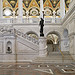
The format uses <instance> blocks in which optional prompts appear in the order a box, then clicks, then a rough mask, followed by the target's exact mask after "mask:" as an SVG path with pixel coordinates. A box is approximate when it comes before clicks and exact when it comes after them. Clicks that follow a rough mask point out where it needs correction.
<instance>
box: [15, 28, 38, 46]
mask: <svg viewBox="0 0 75 75" xmlns="http://www.w3.org/2000/svg"><path fill="white" fill-rule="evenodd" d="M14 31H15V34H16V35H17V36H21V37H23V38H25V39H27V40H28V41H31V42H33V43H35V44H37V45H39V42H38V39H36V38H33V37H31V36H29V35H27V34H24V33H22V32H20V31H18V30H16V29H14Z"/></svg>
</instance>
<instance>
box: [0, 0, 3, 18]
mask: <svg viewBox="0 0 75 75" xmlns="http://www.w3.org/2000/svg"><path fill="white" fill-rule="evenodd" d="M2 16H3V1H2V0H0V18H2Z"/></svg>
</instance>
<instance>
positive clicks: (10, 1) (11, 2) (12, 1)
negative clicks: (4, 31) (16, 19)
mask: <svg viewBox="0 0 75 75" xmlns="http://www.w3.org/2000/svg"><path fill="white" fill-rule="evenodd" d="M7 1H8V2H9V3H10V5H11V6H12V8H14V7H15V5H16V3H17V0H7Z"/></svg>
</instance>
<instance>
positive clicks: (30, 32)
mask: <svg viewBox="0 0 75 75" xmlns="http://www.w3.org/2000/svg"><path fill="white" fill-rule="evenodd" d="M26 34H27V35H29V34H34V35H35V36H36V38H37V39H38V34H37V33H36V32H34V31H28V32H27V33H26Z"/></svg>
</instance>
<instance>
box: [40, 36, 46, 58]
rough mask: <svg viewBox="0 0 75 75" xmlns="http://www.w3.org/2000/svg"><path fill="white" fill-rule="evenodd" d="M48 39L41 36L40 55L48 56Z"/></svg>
mask: <svg viewBox="0 0 75 75" xmlns="http://www.w3.org/2000/svg"><path fill="white" fill-rule="evenodd" d="M46 43H47V41H46V38H44V37H40V38H39V57H46V56H47V44H46Z"/></svg>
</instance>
